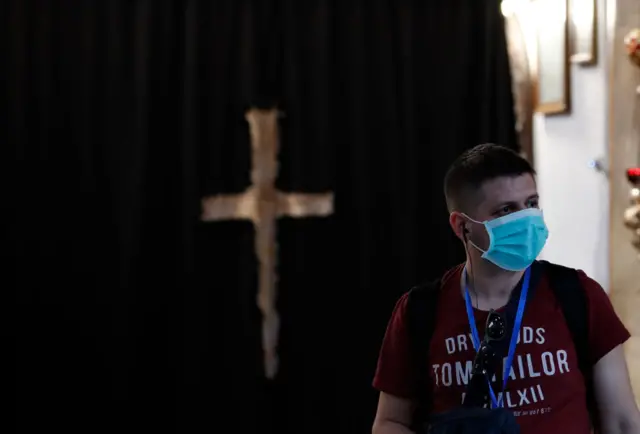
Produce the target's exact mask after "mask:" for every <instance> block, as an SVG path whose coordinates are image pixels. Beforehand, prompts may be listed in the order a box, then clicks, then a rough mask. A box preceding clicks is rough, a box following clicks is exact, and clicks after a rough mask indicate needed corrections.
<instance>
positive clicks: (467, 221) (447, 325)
mask: <svg viewBox="0 0 640 434" xmlns="http://www.w3.org/2000/svg"><path fill="white" fill-rule="evenodd" d="M534 176H535V172H534V170H533V169H532V167H531V166H530V164H529V163H528V162H527V161H526V160H524V159H523V158H521V157H520V156H519V155H517V154H516V153H515V152H513V151H511V150H509V149H507V148H504V147H501V146H496V145H490V144H489V145H480V146H477V147H475V148H473V149H471V150H469V151H467V152H465V153H464V154H463V155H461V156H460V157H459V158H458V159H457V160H456V161H455V162H454V163H453V165H452V166H451V167H450V169H449V171H448V173H447V175H446V177H445V181H444V184H445V186H444V187H445V196H446V200H447V205H448V208H449V212H450V215H449V222H450V224H451V228H452V229H453V231H454V232H455V234H456V236H457V237H458V238H459V239H460V241H462V242H463V244H464V246H465V249H466V251H467V261H466V263H465V264H461V265H460V266H457V267H455V268H453V269H452V270H450V271H448V272H447V273H446V274H445V275H444V276H443V278H442V280H441V286H440V290H439V291H440V292H439V296H438V304H437V315H436V318H435V328H434V331H433V336H432V338H431V341H430V343H425V345H429V348H428V351H425V354H427V357H426V358H427V360H424V364H425V368H427V370H428V371H425V372H428V373H429V376H430V378H429V381H428V383H429V386H430V391H429V393H430V395H431V401H432V403H431V404H432V405H431V412H430V414H438V413H443V412H446V411H449V410H453V409H455V408H457V407H460V405H461V403H462V401H463V399H464V394H465V392H466V390H467V389H466V385H467V383H468V380H469V370H470V367H471V363H472V361H473V360H474V358H475V356H476V351H475V350H474V337H473V334H474V333H473V328H476V324H477V333H476V336H478V335H479V336H480V339H482V336H483V335H484V333H485V326H484V324H485V322H486V320H487V316H488V313H489V311H490V310H492V309H495V310H497V311H498V312H500V311H501V310H504V307H505V306H506V305H507V304H512V302H513V301H511V303H510V298H511V293H512V291H514V289H515V290H517V291H514V299H515V298H517V297H520V295H516V293H517V292H519V293H522V292H525V289H524V287H525V285H526V286H527V287H528V286H529V282H530V283H531V285H530V288H527V291H528V298H527V297H525V300H524V301H522V303H524V304H523V314H522V317H521V318H522V320H521V324H520V325H519V333H518V336H519V338H518V340H517V342H515V340H514V342H513V344H514V345H513V347H514V348H515V354H514V356H513V361H512V363H511V368H510V369H509V368H506V367H505V364H506V363H507V362H506V361H505V362H504V363H501V366H498V367H497V369H496V373H499V374H500V375H498V374H496V377H500V379H499V380H498V381H496V379H495V378H494V379H493V383H492V389H494V392H495V393H494V395H495V396H497V405H498V406H502V407H504V408H507V409H510V410H511V411H513V414H514V415H515V416H516V419H517V422H518V424H519V425H520V428H521V432H522V433H523V434H540V433H544V434H555V433H562V434H589V433H590V432H591V426H590V414H589V410H588V405H587V398H586V389H585V382H584V378H583V375H582V373H581V371H580V369H579V366H578V360H577V354H576V349H575V346H574V342H573V340H572V335H571V333H570V330H569V329H568V326H567V322H566V321H565V318H564V315H563V312H562V310H561V309H560V307H559V305H558V301H557V299H556V297H555V295H554V292H553V290H552V289H551V287H550V285H549V281H548V280H549V279H548V276H547V275H546V274H548V273H545V269H544V267H543V266H542V263H539V262H534V261H535V259H536V257H537V256H538V255H539V253H540V251H541V250H542V248H543V246H544V244H545V241H546V239H547V234H548V232H547V228H546V226H545V224H544V220H543V218H542V212H541V211H540V209H539V206H538V192H537V189H536V181H535V178H534ZM534 268H535V269H536V270H537V274H538V275H531V274H530V273H534V274H535V272H536V271H535V270H534ZM527 270H530V271H527ZM527 274H530V275H529V276H527ZM578 277H579V281H580V285H581V287H582V289H583V291H584V293H585V295H586V300H587V305H588V309H587V310H588V312H587V314H588V320H589V323H590V326H589V330H588V336H589V353H590V358H591V361H592V363H593V370H592V372H593V384H594V393H595V397H596V401H597V403H598V404H597V407H598V413H599V415H598V416H597V417H599V419H600V426H601V430H600V432H603V433H605V434H640V412H639V411H638V408H637V406H636V404H635V401H634V397H633V394H632V391H631V386H630V380H629V374H628V370H627V366H626V363H625V359H624V354H623V347H622V344H623V343H624V342H625V341H626V340H627V339H628V338H629V337H630V336H629V332H628V331H627V330H626V328H625V327H624V325H623V324H622V323H621V321H620V319H619V318H618V317H617V315H616V314H615V312H614V310H613V307H612V305H611V303H610V301H609V299H608V297H607V294H606V293H605V292H604V291H603V289H602V288H601V287H600V285H598V283H596V282H595V281H594V280H592V279H590V278H589V277H587V276H586V275H585V274H584V273H583V272H581V271H579V272H578ZM525 282H526V283H525ZM407 302H408V295H407V294H405V295H404V296H403V297H402V298H401V299H400V300H399V301H398V303H397V305H396V307H395V310H394V312H393V315H392V317H391V320H390V322H389V325H388V328H387V332H386V335H385V337H384V342H383V344H382V349H381V352H380V357H379V360H378V368H377V371H376V375H375V379H374V383H373V384H374V387H375V388H376V389H378V390H379V391H380V398H379V403H378V410H377V414H376V418H375V422H374V426H373V433H374V434H403V433H410V432H411V430H410V428H409V427H410V426H411V425H412V417H413V412H414V409H415V406H416V402H417V393H416V387H415V385H416V384H417V383H418V373H417V372H416V369H415V367H414V360H413V359H412V357H413V355H414V354H415V353H414V352H412V345H413V343H412V341H411V340H410V339H411V336H410V335H409V333H408V312H407ZM515 302H516V304H518V305H520V302H519V300H515ZM517 322H518V321H514V322H513V323H512V324H510V325H509V326H508V327H513V328H515V327H517ZM475 342H476V343H477V342H478V341H477V339H475ZM475 346H476V347H477V344H476V345H475ZM504 357H505V358H506V359H507V360H508V357H506V356H504ZM421 363H422V362H421ZM503 370H505V371H508V372H509V373H510V374H509V375H508V377H507V384H506V388H505V389H504V392H503V389H502V386H503V384H502V380H503V379H502V375H501V374H502V372H504V371H503ZM494 406H495V403H494Z"/></svg>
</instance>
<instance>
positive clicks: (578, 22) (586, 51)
mask: <svg viewBox="0 0 640 434" xmlns="http://www.w3.org/2000/svg"><path fill="white" fill-rule="evenodd" d="M597 14H598V9H597V4H596V0H569V40H570V47H571V62H572V63H577V64H580V65H585V66H592V65H595V64H596V63H597V62H598V17H597Z"/></svg>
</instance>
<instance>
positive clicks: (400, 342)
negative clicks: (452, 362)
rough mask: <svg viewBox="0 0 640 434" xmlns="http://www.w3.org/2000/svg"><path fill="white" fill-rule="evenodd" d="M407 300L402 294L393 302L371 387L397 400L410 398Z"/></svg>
mask: <svg viewBox="0 0 640 434" xmlns="http://www.w3.org/2000/svg"><path fill="white" fill-rule="evenodd" d="M407 300H408V293H407V294H404V295H403V296H402V297H401V298H400V300H398V302H397V303H396V307H395V309H394V310H393V314H392V315H391V319H390V320H389V324H388V325H387V331H386V333H385V335H384V340H383V341H382V348H381V349H380V355H379V357H378V367H377V369H376V374H375V377H374V379H373V387H375V388H376V389H377V390H379V391H380V392H384V393H388V394H390V395H393V396H397V397H400V398H405V399H411V398H413V396H414V389H415V375H414V367H413V362H412V359H411V348H410V343H409V335H408V331H407Z"/></svg>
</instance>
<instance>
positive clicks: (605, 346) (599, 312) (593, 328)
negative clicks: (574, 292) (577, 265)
mask: <svg viewBox="0 0 640 434" xmlns="http://www.w3.org/2000/svg"><path fill="white" fill-rule="evenodd" d="M579 276H580V281H581V282H582V287H583V288H584V290H585V292H586V294H587V302H588V305H589V346H590V349H591V358H592V362H593V364H594V365H595V364H596V363H597V362H598V361H599V360H600V359H601V358H603V357H604V356H606V355H607V354H609V352H610V351H611V350H613V349H614V348H616V347H617V346H618V345H621V344H624V343H625V342H626V341H627V339H629V338H630V337H631V335H630V334H629V331H628V330H627V328H626V327H625V326H624V324H623V323H622V321H621V320H620V318H619V317H618V315H617V314H616V312H615V310H614V309H613V305H612V304H611V300H609V296H608V294H607V293H606V292H605V291H604V289H602V286H600V284H599V283H598V282H596V281H595V280H593V279H591V278H590V277H588V276H587V275H586V274H585V273H584V272H582V271H579Z"/></svg>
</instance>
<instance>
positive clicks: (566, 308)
mask: <svg viewBox="0 0 640 434" xmlns="http://www.w3.org/2000/svg"><path fill="white" fill-rule="evenodd" d="M540 262H542V263H543V264H544V266H545V268H546V273H547V276H548V278H549V285H550V287H551V289H552V290H553V293H554V295H555V297H556V300H557V301H558V304H559V305H560V308H561V309H562V313H563V315H564V318H565V321H566V323H567V327H568V328H569V331H570V332H571V337H572V338H573V345H574V347H575V349H576V353H577V355H578V367H579V368H580V371H581V373H582V376H583V377H584V381H585V386H586V389H587V406H588V409H589V413H590V415H591V420H592V424H593V426H594V428H598V427H599V424H598V411H597V406H596V400H595V391H594V387H593V363H592V362H591V353H590V351H589V302H588V300H587V295H586V293H585V291H584V288H583V287H582V283H581V282H580V278H579V276H578V272H577V270H574V269H573V268H567V267H563V266H561V265H557V264H552V263H550V262H547V261H540Z"/></svg>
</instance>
